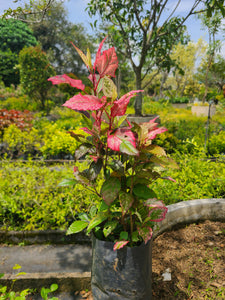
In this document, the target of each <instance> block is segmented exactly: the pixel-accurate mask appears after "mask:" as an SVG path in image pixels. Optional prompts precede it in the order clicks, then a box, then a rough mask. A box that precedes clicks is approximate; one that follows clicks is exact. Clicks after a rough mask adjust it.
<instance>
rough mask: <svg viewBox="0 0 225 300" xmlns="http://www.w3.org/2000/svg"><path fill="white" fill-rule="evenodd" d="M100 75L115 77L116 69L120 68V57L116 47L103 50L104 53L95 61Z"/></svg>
mask: <svg viewBox="0 0 225 300" xmlns="http://www.w3.org/2000/svg"><path fill="white" fill-rule="evenodd" d="M95 64H96V67H97V70H98V72H99V75H100V77H104V76H105V75H108V76H111V77H115V72H116V69H117V68H118V59H117V55H116V51H115V48H114V47H112V48H110V49H108V50H105V51H103V53H102V55H101V56H100V57H99V58H98V59H96V61H95Z"/></svg>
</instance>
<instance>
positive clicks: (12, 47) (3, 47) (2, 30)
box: [0, 19, 37, 86]
mask: <svg viewBox="0 0 225 300" xmlns="http://www.w3.org/2000/svg"><path fill="white" fill-rule="evenodd" d="M36 44H37V40H36V38H35V37H34V35H33V33H32V31H31V29H30V28H29V27H28V26H27V24H25V23H23V22H21V21H18V20H14V19H9V20H2V19H0V55H1V60H0V77H1V78H2V80H3V82H4V83H5V85H6V86H10V84H15V85H16V84H18V83H19V71H18V70H17V69H16V68H15V66H16V65H17V64H18V54H19V52H20V51H21V50H22V49H23V48H24V47H26V46H27V47H28V46H34V45H36Z"/></svg>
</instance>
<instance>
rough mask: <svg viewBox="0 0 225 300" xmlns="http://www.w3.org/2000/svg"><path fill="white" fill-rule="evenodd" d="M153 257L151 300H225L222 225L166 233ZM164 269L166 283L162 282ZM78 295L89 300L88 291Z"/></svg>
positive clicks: (224, 226)
mask: <svg viewBox="0 0 225 300" xmlns="http://www.w3.org/2000/svg"><path fill="white" fill-rule="evenodd" d="M152 256H153V257H152V272H153V283H152V291H153V300H172V299H179V300H185V299H194V300H200V299H212V300H217V299H218V300H222V299H223V300H225V223H221V222H211V221H206V222H204V223H199V224H191V225H189V226H180V227H179V228H177V229H176V230H173V231H169V232H165V233H163V234H162V235H160V236H159V237H157V238H156V239H155V240H154V243H153V255H152ZM166 270H167V271H168V273H171V280H169V281H164V276H163V274H164V273H165V272H166ZM80 296H81V297H82V299H89V300H91V299H92V297H91V295H90V293H89V292H81V293H80ZM137 300H138V299H137Z"/></svg>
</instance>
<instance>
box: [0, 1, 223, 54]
mask: <svg viewBox="0 0 225 300" xmlns="http://www.w3.org/2000/svg"><path fill="white" fill-rule="evenodd" d="M88 1H89V0H64V4H65V6H66V8H67V10H68V17H69V20H70V21H71V22H72V23H82V24H83V25H84V27H85V28H86V29H87V31H88V33H90V34H94V32H93V31H92V29H91V25H90V23H93V22H94V20H95V19H91V18H90V17H89V15H88V13H87V12H86V11H85V8H86V7H87V3H88ZM193 1H194V0H182V1H181V4H180V5H179V6H178V9H177V12H178V13H179V14H181V15H182V14H185V13H186V12H187V11H189V9H190V7H191V5H192V3H193ZM14 2H15V0H0V15H1V14H2V13H3V11H4V10H5V9H8V8H9V7H11V8H16V7H18V6H19V5H22V3H23V2H24V0H18V1H17V3H14ZM26 2H27V1H26ZM176 3H177V0H169V6H168V8H173V7H174V5H175V4H176ZM186 25H187V29H188V33H189V34H190V36H191V40H192V41H194V42H197V40H198V39H199V38H200V37H202V38H203V39H204V40H205V41H206V42H208V35H207V32H206V30H202V28H201V23H200V21H199V20H198V19H197V18H196V17H194V16H192V17H190V19H189V20H188V21H187V22H186ZM218 38H222V35H218ZM223 52H224V53H221V54H224V55H225V43H224V47H223Z"/></svg>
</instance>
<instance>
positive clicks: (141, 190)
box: [133, 183, 157, 200]
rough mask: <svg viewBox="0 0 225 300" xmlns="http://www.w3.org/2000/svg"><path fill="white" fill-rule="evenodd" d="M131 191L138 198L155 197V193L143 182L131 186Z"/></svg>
mask: <svg viewBox="0 0 225 300" xmlns="http://www.w3.org/2000/svg"><path fill="white" fill-rule="evenodd" d="M133 193H134V195H135V196H137V197H138V198H140V199H145V200H147V199H149V198H157V195H156V194H155V192H154V191H153V190H151V189H150V188H148V187H147V186H146V185H145V184H141V183H138V184H136V185H135V186H134V188H133Z"/></svg>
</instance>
